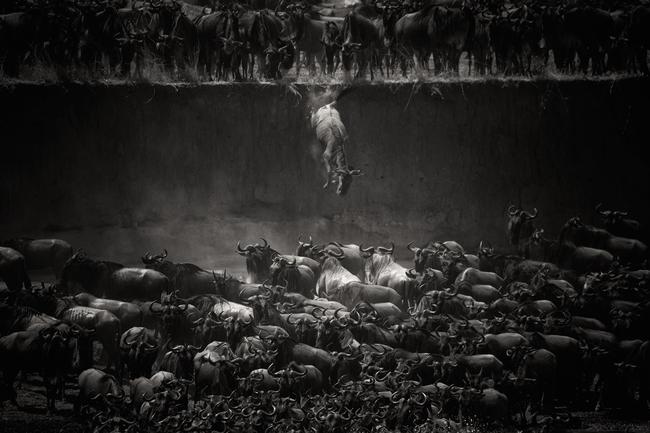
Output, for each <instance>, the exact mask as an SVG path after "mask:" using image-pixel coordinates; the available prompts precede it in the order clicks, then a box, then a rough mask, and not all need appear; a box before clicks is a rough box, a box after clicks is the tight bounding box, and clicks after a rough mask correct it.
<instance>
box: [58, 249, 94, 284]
mask: <svg viewBox="0 0 650 433" xmlns="http://www.w3.org/2000/svg"><path fill="white" fill-rule="evenodd" d="M99 278H100V269H99V267H98V266H97V262H96V261H94V260H92V259H90V258H89V257H88V256H86V253H85V252H84V251H82V250H79V251H77V252H76V253H74V254H73V255H72V257H70V258H69V259H68V261H67V262H66V263H65V265H64V266H63V271H62V272H61V280H60V282H59V286H60V287H61V288H63V289H67V290H71V289H73V287H71V286H73V285H79V286H81V287H82V288H84V289H86V290H87V289H90V288H95V286H96V284H97V281H98V280H99Z"/></svg>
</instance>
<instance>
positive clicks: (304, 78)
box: [0, 61, 637, 87]
mask: <svg viewBox="0 0 650 433" xmlns="http://www.w3.org/2000/svg"><path fill="white" fill-rule="evenodd" d="M536 70H537V73H536V74H534V75H530V76H523V75H508V76H505V75H503V74H490V75H484V76H480V75H469V74H468V64H467V62H466V61H463V62H461V68H460V74H459V75H458V76H457V75H455V74H454V73H451V72H448V73H443V74H438V75H434V74H433V72H432V71H422V70H414V69H412V70H410V71H409V72H408V73H407V75H406V76H403V75H402V74H401V72H400V71H399V68H396V70H395V71H394V73H391V74H390V75H389V76H385V75H382V74H381V73H379V71H377V73H376V74H375V76H374V79H372V80H371V79H370V74H366V77H365V78H364V79H353V78H352V76H351V75H349V74H348V75H346V74H345V73H343V72H342V71H341V69H340V68H339V70H337V72H336V73H335V74H334V75H333V76H331V75H327V74H325V73H323V71H322V70H321V68H320V67H318V66H317V67H316V71H315V74H314V73H310V71H309V70H308V69H307V68H304V67H303V68H301V70H300V74H296V69H295V68H293V69H291V70H290V71H289V72H288V73H287V74H286V76H285V77H284V78H283V79H281V80H266V79H259V78H255V79H254V80H248V81H239V82H236V81H205V80H201V79H200V77H199V76H198V74H197V72H196V70H193V69H190V70H188V71H186V72H183V73H176V74H173V75H170V74H169V73H168V71H166V70H165V68H163V67H162V65H160V64H157V63H151V62H149V63H148V64H147V65H146V66H145V67H144V68H143V73H142V77H135V73H134V72H135V71H134V70H133V68H132V71H131V72H132V73H131V74H130V75H131V76H130V77H128V78H122V77H119V76H118V75H117V74H115V73H113V74H110V75H109V74H101V73H91V72H90V71H88V70H87V69H85V68H81V67H74V68H61V67H55V66H52V65H49V64H45V63H41V62H36V63H34V64H31V65H25V66H23V67H21V71H20V77H19V78H12V77H9V76H7V75H6V74H4V72H3V71H2V70H0V85H11V84H13V83H32V84H57V83H58V84H65V83H76V84H102V85H123V84H159V85H173V86H183V87H185V86H195V85H229V84H233V83H236V84H240V83H255V84H264V85H287V84H301V85H307V86H328V85H337V84H346V83H351V82H362V83H370V84H384V83H387V84H397V85H402V84H414V85H417V84H419V83H456V82H460V83H480V82H487V81H490V82H495V81H496V82H504V83H508V82H534V81H549V80H550V81H553V80H555V81H585V80H588V81H615V80H619V79H625V78H630V77H634V76H637V75H632V74H622V73H615V74H614V73H608V74H604V75H600V76H594V75H590V74H583V73H576V74H563V73H560V72H558V71H556V70H555V69H554V68H553V67H552V66H550V65H549V66H548V67H546V68H544V67H541V66H540V67H537V69H536ZM255 76H256V77H257V74H255Z"/></svg>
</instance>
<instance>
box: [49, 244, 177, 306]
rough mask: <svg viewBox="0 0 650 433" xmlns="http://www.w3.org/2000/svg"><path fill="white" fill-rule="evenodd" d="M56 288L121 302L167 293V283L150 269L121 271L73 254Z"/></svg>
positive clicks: (125, 269) (81, 255) (98, 261)
mask: <svg viewBox="0 0 650 433" xmlns="http://www.w3.org/2000/svg"><path fill="white" fill-rule="evenodd" d="M60 288H61V289H64V290H68V291H70V292H72V293H78V292H88V293H91V294H92V295H94V296H98V297H105V298H109V299H119V300H125V301H132V300H134V299H139V300H151V299H158V298H160V294H161V293H163V292H167V291H169V288H170V286H169V280H168V279H167V277H166V276H165V275H163V274H161V273H160V272H158V271H154V270H152V269H141V268H125V267H124V266H123V265H120V264H118V263H114V262H107V261H101V260H93V259H90V258H89V257H87V256H86V255H84V254H80V253H76V254H74V255H73V256H72V257H70V259H68V261H67V262H66V264H65V266H64V268H63V271H62V273H61V281H60Z"/></svg>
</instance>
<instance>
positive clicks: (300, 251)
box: [296, 235, 317, 258]
mask: <svg viewBox="0 0 650 433" xmlns="http://www.w3.org/2000/svg"><path fill="white" fill-rule="evenodd" d="M316 247H317V245H315V244H314V241H313V239H312V238H311V235H310V236H309V240H308V241H307V242H304V241H303V240H302V235H300V236H298V247H297V248H296V255H297V256H301V257H310V258H311V257H312V252H313V250H314V248H316Z"/></svg>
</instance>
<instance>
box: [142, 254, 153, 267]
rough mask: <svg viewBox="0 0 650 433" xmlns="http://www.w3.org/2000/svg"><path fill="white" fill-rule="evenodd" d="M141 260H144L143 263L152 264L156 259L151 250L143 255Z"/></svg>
mask: <svg viewBox="0 0 650 433" xmlns="http://www.w3.org/2000/svg"><path fill="white" fill-rule="evenodd" d="M141 260H142V263H144V264H145V265H150V264H151V263H153V261H154V260H153V256H152V255H151V253H150V252H149V251H147V252H146V253H145V254H144V256H142V257H141Z"/></svg>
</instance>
